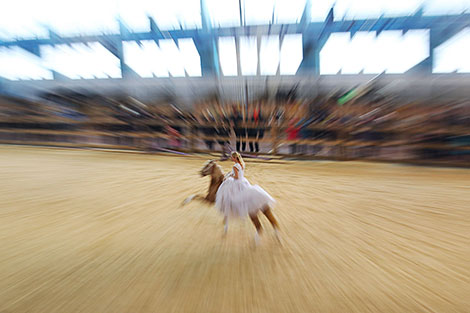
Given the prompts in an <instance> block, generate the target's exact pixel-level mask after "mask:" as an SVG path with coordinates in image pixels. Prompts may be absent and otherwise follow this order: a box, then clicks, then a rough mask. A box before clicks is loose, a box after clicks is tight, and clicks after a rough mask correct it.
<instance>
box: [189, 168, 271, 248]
mask: <svg viewBox="0 0 470 313" xmlns="http://www.w3.org/2000/svg"><path fill="white" fill-rule="evenodd" d="M208 175H210V177H211V181H210V184H209V191H208V192H207V195H206V196H204V195H200V194H198V195H191V196H189V197H188V198H186V199H185V200H184V202H183V205H185V204H187V203H189V202H191V201H192V200H195V199H196V200H202V201H206V202H209V203H215V198H216V195H217V190H218V189H219V187H220V185H221V184H222V182H223V181H224V179H225V175H224V172H223V170H222V167H221V166H220V165H219V164H217V161H216V160H210V161H207V162H206V163H205V164H204V166H203V168H202V170H201V176H203V177H204V176H208ZM259 211H261V212H263V214H264V215H265V216H266V218H267V219H268V220H269V222H270V223H271V225H272V226H273V228H274V231H275V235H276V238H277V239H278V240H279V224H278V222H277V220H276V218H275V217H274V215H273V213H272V210H271V208H270V207H269V206H267V205H266V206H264V207H262V208H260V210H259ZM250 219H251V221H252V222H253V224H254V225H255V227H256V236H255V242H256V243H258V240H259V239H258V238H259V237H258V235H259V234H261V232H262V227H261V222H260V221H259V218H258V214H253V215H250ZM224 225H225V227H224V234H226V233H227V230H228V219H227V217H225V218H224Z"/></svg>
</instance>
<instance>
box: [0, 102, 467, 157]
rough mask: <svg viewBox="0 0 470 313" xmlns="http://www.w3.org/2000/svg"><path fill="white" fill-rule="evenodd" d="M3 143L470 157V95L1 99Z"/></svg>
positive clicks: (375, 155) (264, 152) (357, 155)
mask: <svg viewBox="0 0 470 313" xmlns="http://www.w3.org/2000/svg"><path fill="white" fill-rule="evenodd" d="M0 119H1V122H0V140H1V141H2V142H24V143H28V142H45V143H48V142H66V143H76V144H81V145H83V146H87V145H98V146H99V145H104V146H119V147H129V148H136V149H145V150H154V149H157V150H158V149H162V148H163V149H173V150H187V151H214V152H215V151H219V152H221V153H222V154H223V155H226V154H227V153H228V151H230V150H237V151H240V152H246V153H252V154H260V153H262V154H266V153H280V154H288V155H296V156H297V155H298V156H312V155H313V156H323V157H327V158H336V159H355V158H378V159H380V158H386V159H387V158H388V159H397V160H401V159H436V160H438V159H442V160H448V161H461V160H464V161H468V160H469V149H468V148H469V146H470V102H468V101H467V102H465V101H459V102H449V103H442V102H437V101H434V102H433V101H421V102H405V101H403V100H397V99H396V98H391V97H372V98H370V97H369V98H367V97H359V98H357V99H353V100H352V101H348V102H345V103H343V102H341V101H339V98H338V97H335V96H319V97H316V98H314V99H298V98H295V97H291V98H287V99H258V100H256V101H251V102H249V103H230V102H226V101H225V102H224V101H220V100H218V99H210V100H204V101H199V102H197V103H195V104H194V105H193V106H192V107H191V108H183V107H178V106H177V105H175V104H172V103H171V102H170V101H159V102H154V103H143V102H141V101H139V100H136V99H133V98H131V97H127V96H123V97H113V98H111V97H104V96H100V95H82V94H78V93H55V94H46V95H44V96H43V98H42V100H40V101H35V102H34V103H33V102H31V101H26V100H22V99H16V98H11V97H2V98H1V106H0Z"/></svg>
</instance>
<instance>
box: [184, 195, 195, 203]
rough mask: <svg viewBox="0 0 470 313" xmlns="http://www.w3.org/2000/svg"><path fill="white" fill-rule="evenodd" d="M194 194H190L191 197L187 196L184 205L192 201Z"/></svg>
mask: <svg viewBox="0 0 470 313" xmlns="http://www.w3.org/2000/svg"><path fill="white" fill-rule="evenodd" d="M193 198H194V196H190V197H187V198H186V199H185V200H184V201H183V205H186V204H188V203H189V202H191V200H193Z"/></svg>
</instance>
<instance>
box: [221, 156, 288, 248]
mask: <svg viewBox="0 0 470 313" xmlns="http://www.w3.org/2000/svg"><path fill="white" fill-rule="evenodd" d="M232 161H233V162H234V163H235V164H234V166H233V169H232V172H230V173H229V174H227V175H226V177H225V179H224V182H223V183H222V184H221V185H220V187H219V189H218V190H217V195H216V200H215V206H216V208H217V209H218V210H219V211H220V212H221V213H222V214H223V215H224V234H226V233H227V230H228V219H229V218H232V217H238V218H244V217H247V216H249V217H250V218H251V221H252V222H253V224H254V225H255V227H256V234H255V242H256V243H258V242H259V235H260V234H261V232H262V227H261V223H260V221H259V219H258V212H259V211H261V212H263V214H264V215H265V216H266V217H267V218H268V220H269V221H270V222H271V224H272V225H273V227H274V231H275V234H276V237H278V230H279V225H278V223H277V220H276V218H275V217H274V215H273V213H272V211H271V207H272V206H273V205H274V204H275V203H276V201H275V200H274V199H273V197H271V196H270V195H269V194H268V193H267V192H266V191H265V190H264V189H263V188H261V187H260V186H258V185H251V184H250V182H248V180H247V179H246V178H245V175H244V172H245V162H244V161H243V158H242V156H241V155H240V154H239V153H238V152H236V151H234V152H232Z"/></svg>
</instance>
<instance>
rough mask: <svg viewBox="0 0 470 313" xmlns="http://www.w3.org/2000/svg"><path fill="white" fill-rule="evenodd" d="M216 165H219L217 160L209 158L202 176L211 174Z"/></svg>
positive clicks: (203, 168)
mask: <svg viewBox="0 0 470 313" xmlns="http://www.w3.org/2000/svg"><path fill="white" fill-rule="evenodd" d="M216 165H217V162H216V160H209V161H207V162H206V163H204V166H203V167H202V170H201V176H207V175H211V174H212V172H213V171H214V167H215V166H216Z"/></svg>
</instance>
